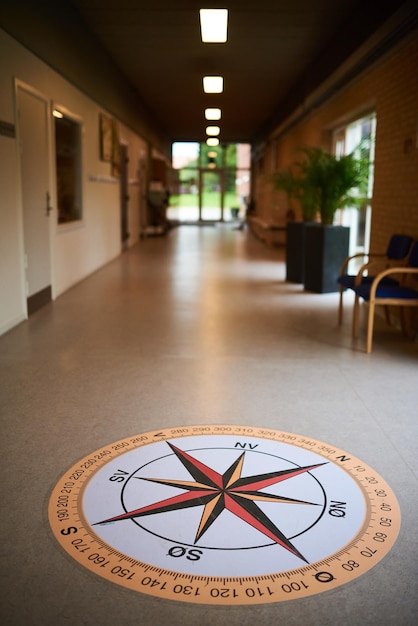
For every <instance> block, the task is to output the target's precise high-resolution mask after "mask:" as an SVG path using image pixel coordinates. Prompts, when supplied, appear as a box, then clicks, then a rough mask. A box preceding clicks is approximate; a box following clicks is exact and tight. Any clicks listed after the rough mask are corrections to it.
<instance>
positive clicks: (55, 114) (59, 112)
mask: <svg viewBox="0 0 418 626" xmlns="http://www.w3.org/2000/svg"><path fill="white" fill-rule="evenodd" d="M52 115H53V116H54V117H58V118H61V117H64V114H63V113H61V111H58V109H54V110H53V111H52Z"/></svg>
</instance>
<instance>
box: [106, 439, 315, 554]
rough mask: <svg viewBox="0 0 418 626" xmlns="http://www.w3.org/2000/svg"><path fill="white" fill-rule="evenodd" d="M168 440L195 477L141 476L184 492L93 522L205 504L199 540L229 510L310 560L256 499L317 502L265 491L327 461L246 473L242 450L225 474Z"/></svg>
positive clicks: (197, 535) (112, 520) (124, 518)
mask: <svg viewBox="0 0 418 626" xmlns="http://www.w3.org/2000/svg"><path fill="white" fill-rule="evenodd" d="M167 444H168V445H169V446H170V448H171V449H172V451H173V452H174V454H175V455H176V456H177V458H178V459H179V460H180V461H181V463H182V464H183V465H184V467H185V468H186V469H187V471H188V472H189V474H190V475H191V476H192V477H193V478H194V479H195V480H194V481H193V482H192V481H185V480H170V479H163V478H141V479H140V480H146V481H150V482H154V483H160V484H163V485H167V486H170V487H177V488H179V489H182V490H183V493H181V494H179V495H176V496H173V497H171V498H167V499H165V500H160V501H158V502H155V503H154V504H149V505H147V506H143V507H141V508H138V509H135V510H132V511H127V512H126V513H122V514H121V515H116V516H114V517H110V518H108V519H105V520H102V521H100V522H96V524H94V525H99V524H109V523H112V522H118V521H120V520H126V519H133V518H138V517H143V516H146V515H153V514H155V513H165V512H168V511H177V510H180V509H185V508H190V507H196V506H203V507H204V508H203V514H202V517H201V520H200V524H199V527H198V529H197V533H196V537H195V544H196V543H197V542H198V541H199V539H200V538H201V537H202V536H203V535H204V533H205V532H206V531H207V530H208V529H209V528H210V526H212V524H213V523H214V522H215V521H216V520H217V519H218V518H219V516H220V515H221V513H222V512H223V511H224V510H227V511H229V512H230V513H233V514H234V515H236V516H237V517H238V518H240V519H241V520H243V521H244V522H246V523H247V524H249V525H250V526H252V527H253V528H255V529H256V530H258V531H260V532H261V533H263V534H264V535H266V536H267V537H268V538H269V539H271V540H273V541H274V542H275V543H277V544H278V545H280V546H282V547H283V548H285V549H286V550H288V551H289V552H291V553H292V554H294V555H295V556H297V557H299V558H300V559H302V560H303V561H305V563H308V561H307V560H306V559H305V557H304V556H303V555H302V554H301V553H300V552H299V551H298V550H297V549H296V548H295V546H293V545H292V543H291V542H290V541H289V539H287V537H285V535H284V534H283V533H282V532H281V531H280V530H279V528H277V526H276V525H275V524H274V523H273V522H272V521H271V520H270V519H269V518H268V517H267V515H265V513H264V512H263V511H262V510H261V509H260V507H258V506H257V504H256V501H258V502H279V503H286V504H308V505H312V506H318V505H317V504H316V503H313V502H306V501H304V500H296V499H292V498H288V497H283V496H280V495H274V494H269V493H265V492H264V490H265V489H267V488H268V487H270V486H272V485H275V484H277V483H280V482H282V481H285V480H288V479H290V478H294V477H295V476H299V475H300V474H304V473H306V472H310V471H311V470H313V469H316V468H317V467H321V466H322V465H325V463H318V464H316V465H308V466H306V467H296V468H292V469H287V470H281V471H276V472H269V473H266V474H259V475H255V476H246V477H243V476H242V470H243V465H244V458H245V452H243V453H242V454H241V455H240V456H239V457H238V458H237V459H236V460H235V461H234V462H233V463H232V465H231V466H230V467H229V468H228V469H227V470H226V471H225V472H224V473H223V474H220V473H218V472H217V471H215V470H214V469H212V468H210V467H208V466H207V465H205V464H204V463H202V462H200V461H198V460H197V459H195V458H194V457H193V456H191V455H190V454H187V453H186V452H184V451H182V450H180V449H179V448H177V447H176V446H174V445H173V444H171V443H169V442H167Z"/></svg>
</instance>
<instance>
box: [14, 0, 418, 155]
mask: <svg viewBox="0 0 418 626" xmlns="http://www.w3.org/2000/svg"><path fill="white" fill-rule="evenodd" d="M32 2H33V0H31V1H30V2H29V0H24V1H23V0H22V1H21V2H18V4H17V5H16V6H15V5H14V2H12V3H11V5H10V3H8V4H9V7H8V8H9V11H8V12H7V11H6V12H5V14H6V15H7V16H8V18H9V24H10V23H11V22H10V6H12V7H14V9H13V11H14V13H15V14H16V15H17V18H16V19H15V23H14V26H15V27H16V24H18V23H20V22H22V23H24V21H25V18H26V39H27V40H28V36H29V37H30V38H31V39H32V44H33V43H34V41H36V46H35V48H36V50H38V52H39V53H40V54H41V56H42V52H43V51H45V46H48V45H49V43H50V42H51V41H53V39H54V36H55V32H54V31H53V30H52V31H45V30H43V25H41V24H40V23H39V22H38V15H37V12H36V11H35V12H34V11H33V9H34V7H35V6H36V7H39V9H40V6H41V5H42V7H44V9H45V7H46V8H48V7H49V9H50V14H51V15H52V12H55V13H57V12H58V14H59V15H60V16H61V18H60V21H61V23H62V24H63V25H64V27H65V29H66V31H68V33H67V32H66V37H67V39H68V40H69V42H70V46H71V47H72V48H73V47H74V41H75V40H76V38H77V27H76V30H74V29H72V28H71V26H70V22H68V23H67V22H66V19H67V17H66V16H68V15H67V14H66V12H65V8H66V7H68V8H71V7H72V9H73V13H72V15H74V10H75V12H76V15H75V18H76V24H77V23H78V24H79V26H80V30H79V33H80V34H81V32H84V31H85V30H86V29H87V32H88V39H89V40H90V41H91V42H94V41H96V43H97V45H98V46H99V47H100V48H101V49H102V52H103V55H102V58H103V62H105V60H106V58H108V57H109V56H110V57H111V58H112V61H113V64H114V63H115V64H116V66H117V68H118V70H119V71H120V72H121V74H122V75H123V76H124V77H125V78H126V79H127V81H128V83H130V84H131V86H132V87H133V88H134V90H135V91H136V92H137V93H138V95H139V99H140V100H141V101H142V103H143V104H144V107H145V109H147V110H148V112H149V113H150V115H151V117H152V118H153V119H154V120H155V121H156V122H157V125H158V126H159V127H160V129H161V131H162V132H164V134H165V135H166V137H167V139H168V140H169V141H204V140H205V139H206V133H205V128H206V126H207V122H206V120H205V119H204V109H205V108H206V107H212V106H213V107H220V108H221V109H222V119H221V121H220V123H219V125H220V127H221V135H220V139H221V142H222V143H228V142H234V143H235V142H236V143H247V142H249V143H255V142H256V141H257V140H259V139H260V138H263V137H265V136H266V135H267V134H268V132H269V131H270V130H272V129H273V128H275V127H277V125H278V124H279V123H281V122H283V120H285V119H286V118H287V117H288V116H289V115H290V114H291V113H292V112H293V111H294V110H295V109H297V107H299V106H301V105H304V103H306V101H307V98H308V96H310V94H311V93H312V92H313V91H314V90H315V89H317V88H318V87H319V86H320V85H321V84H322V85H323V84H324V81H325V79H327V77H329V76H330V75H335V72H336V70H337V69H338V68H339V67H341V66H342V64H343V62H344V61H345V60H346V59H350V58H352V57H353V53H354V52H355V51H356V50H358V49H361V48H362V46H363V44H364V42H367V41H369V40H370V39H371V38H373V37H375V34H374V33H375V32H378V31H379V29H380V30H381V29H382V27H383V28H385V27H386V24H387V23H388V21H390V20H391V19H392V16H393V15H396V14H397V9H399V7H400V6H403V5H404V4H408V5H409V4H411V2H410V0H408V1H402V0H385V2H383V3H382V2H381V3H376V1H375V0H230V1H227V2H218V3H214V2H213V1H210V0H208V1H206V0H201V2H202V3H201V2H199V1H198V0H152V1H145V0H61V3H60V4H58V5H57V4H55V3H54V0H50V2H47V1H46V0H42V2H41V3H40V5H38V4H36V5H35V4H32ZM412 4H415V3H412ZM20 5H22V11H18V8H19V7H20ZM28 7H30V8H31V12H29V13H28V12H27V9H28ZM199 8H228V10H229V24H228V42H227V43H225V44H204V43H202V42H201V38H200V25H199ZM23 9H25V10H23ZM13 11H12V13H13ZM46 15H48V13H47V14H46ZM20 16H22V19H20ZM80 22H84V24H81V23H80ZM382 25H383V26H382ZM19 30H21V27H20V26H19V28H18V31H19ZM386 30H387V29H386ZM12 32H13V30H12ZM21 34H22V33H21ZM75 45H77V43H76V41H75ZM83 54H84V55H85V54H88V52H87V50H86V49H85V48H83V47H82V45H81V40H80V41H79V51H78V56H79V58H80V59H83V58H84V59H85V58H86V57H85V56H83ZM357 56H358V53H357ZM52 58H53V57H52ZM58 61H59V59H58V57H57V62H58ZM81 64H82V63H81ZM207 74H209V75H210V74H221V75H223V76H224V92H223V93H222V94H219V95H213V94H212V95H208V94H204V93H203V88H202V77H203V76H204V75H207Z"/></svg>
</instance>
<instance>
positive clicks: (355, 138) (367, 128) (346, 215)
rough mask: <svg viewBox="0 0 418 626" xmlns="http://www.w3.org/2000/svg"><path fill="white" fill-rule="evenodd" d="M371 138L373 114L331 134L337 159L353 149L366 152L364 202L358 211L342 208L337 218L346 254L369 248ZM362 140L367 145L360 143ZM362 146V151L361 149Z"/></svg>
mask: <svg viewBox="0 0 418 626" xmlns="http://www.w3.org/2000/svg"><path fill="white" fill-rule="evenodd" d="M375 135H376V115H375V114H374V113H372V114H370V115H368V116H365V117H362V118H360V119H358V120H355V121H354V122H351V123H350V124H348V125H347V126H344V127H343V128H340V129H339V130H338V131H336V132H335V133H334V152H335V154H336V155H337V156H340V155H343V154H349V153H350V152H352V151H353V150H356V149H357V150H358V149H362V150H364V149H367V150H368V151H369V159H370V170H369V179H368V190H367V196H368V203H367V204H365V206H363V207H361V208H360V209H357V208H352V209H350V208H347V209H344V210H342V211H341V212H340V215H339V217H338V218H337V219H338V221H339V223H340V224H341V225H343V226H349V227H350V254H355V253H357V252H364V251H366V252H367V251H368V249H369V240H370V223H371V204H370V203H371V199H372V194H373V175H374V145H375ZM366 139H367V142H365V143H364V141H365V140H366ZM363 143H364V145H365V146H366V148H363V147H362V144H363Z"/></svg>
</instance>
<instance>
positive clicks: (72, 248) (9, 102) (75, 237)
mask: <svg viewBox="0 0 418 626" xmlns="http://www.w3.org/2000/svg"><path fill="white" fill-rule="evenodd" d="M0 58H1V59H2V61H4V60H7V62H6V63H4V62H2V64H1V66H0V120H1V121H3V122H7V123H9V124H14V125H15V126H17V121H16V119H15V103H14V80H15V79H17V80H19V81H23V82H24V83H26V84H27V85H29V86H30V87H32V88H34V89H36V90H37V91H39V92H41V93H42V94H43V95H44V96H46V98H47V99H48V100H49V101H50V102H51V107H52V106H53V105H60V106H62V107H64V108H65V109H66V110H67V111H68V112H70V113H71V114H73V115H75V116H77V117H78V118H79V119H80V121H81V123H82V125H83V155H82V163H83V219H82V221H81V222H80V223H78V224H74V225H63V226H59V225H58V224H57V214H56V211H54V212H53V213H52V215H51V218H52V219H53V223H52V228H51V238H52V241H51V249H52V268H51V269H52V294H53V297H57V296H59V295H60V294H62V293H63V292H64V291H65V290H67V289H68V288H69V287H71V286H72V285H74V284H76V283H77V282H79V281H80V280H82V279H83V278H85V277H86V276H88V275H89V274H91V273H92V272H94V271H96V270H97V269H99V268H100V267H102V266H103V265H104V264H106V263H108V262H109V261H111V260H112V259H114V258H115V257H116V256H118V255H119V254H120V252H121V233H120V185H119V181H118V180H117V179H112V177H111V171H110V163H107V162H103V161H100V154H99V114H100V112H104V113H107V112H106V111H105V110H104V109H103V108H101V107H99V106H98V105H97V104H96V103H95V102H93V101H92V100H91V99H90V98H88V97H87V96H86V95H85V94H83V93H82V92H80V91H79V90H78V89H76V88H75V87H74V86H73V85H71V84H70V83H69V82H67V81H66V80H65V79H64V78H62V77H61V76H60V75H59V74H57V73H56V72H55V71H53V70H52V69H51V68H50V67H49V66H47V65H46V64H45V63H43V62H42V61H41V60H40V59H38V58H37V57H35V56H34V55H33V54H32V53H30V52H29V51H28V50H26V49H25V48H23V47H22V46H21V45H20V44H19V43H18V42H16V41H15V40H14V39H12V38H11V37H10V36H9V35H7V34H6V33H5V32H4V31H2V30H0ZM92 80H94V78H93V79H92ZM52 124H53V118H52V116H51V128H52ZM119 132H120V140H121V141H123V143H125V144H127V146H128V154H129V183H130V185H129V196H130V201H129V232H130V239H129V241H128V245H134V244H135V243H136V242H137V241H138V239H139V235H140V210H141V203H143V198H144V197H145V184H146V181H145V180H144V174H145V172H144V166H143V165H142V168H141V166H140V163H144V159H145V160H146V158H147V154H148V148H147V144H146V142H145V141H144V140H143V139H142V138H140V137H138V136H137V135H136V134H135V133H133V132H132V131H131V130H130V129H128V128H126V127H124V126H123V125H120V126H119ZM51 148H52V146H51ZM52 154H53V153H52ZM18 171H19V170H18V151H17V142H16V139H15V138H10V137H4V136H0V334H1V333H3V332H5V331H7V330H8V329H10V328H12V327H13V326H14V325H16V324H18V323H19V322H21V321H22V320H23V319H25V318H26V316H27V313H26V300H25V290H24V270H23V244H22V242H23V235H22V217H21V204H20V187H19V185H20V181H19V174H18ZM141 172H142V175H141ZM54 190H55V180H54V166H53V164H52V167H51V191H52V202H51V204H52V206H53V207H56V200H55V197H54Z"/></svg>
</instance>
